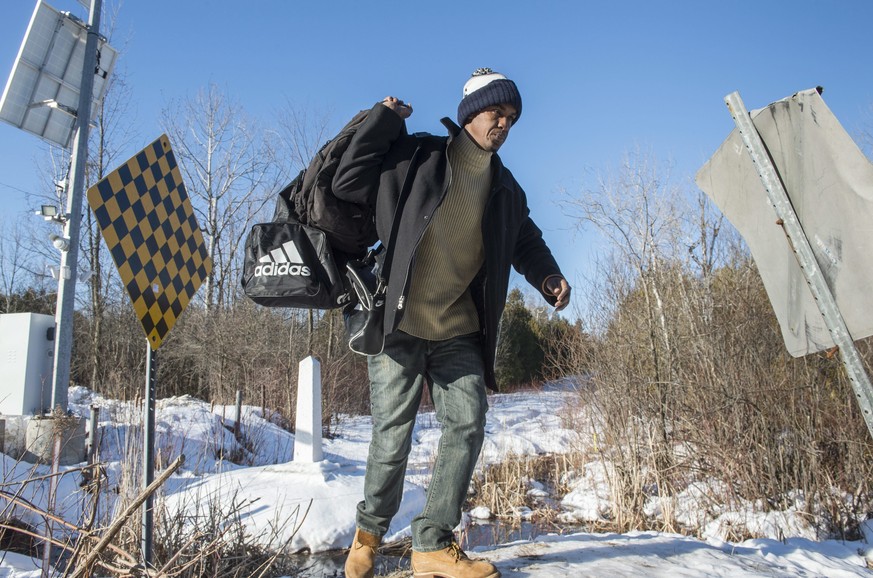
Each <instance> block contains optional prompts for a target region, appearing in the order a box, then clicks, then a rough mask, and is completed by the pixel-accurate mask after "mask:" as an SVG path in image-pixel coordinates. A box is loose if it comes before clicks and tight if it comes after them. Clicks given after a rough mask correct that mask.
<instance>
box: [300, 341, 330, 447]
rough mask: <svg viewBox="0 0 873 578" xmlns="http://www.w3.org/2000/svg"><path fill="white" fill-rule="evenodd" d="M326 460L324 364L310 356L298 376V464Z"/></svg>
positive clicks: (301, 364)
mask: <svg viewBox="0 0 873 578" xmlns="http://www.w3.org/2000/svg"><path fill="white" fill-rule="evenodd" d="M323 459H324V457H323V455H322V451H321V363H320V362H319V361H318V360H317V359H315V358H314V357H312V356H311V355H310V356H309V357H307V358H306V359H304V360H303V361H301V362H300V367H299V369H298V372H297V419H296V428H295V433H294V461H295V462H310V463H314V462H320V461H321V460H323Z"/></svg>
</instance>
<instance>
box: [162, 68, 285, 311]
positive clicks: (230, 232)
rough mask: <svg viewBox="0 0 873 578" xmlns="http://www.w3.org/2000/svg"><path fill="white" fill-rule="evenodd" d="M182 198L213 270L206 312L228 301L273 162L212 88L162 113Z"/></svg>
mask: <svg viewBox="0 0 873 578" xmlns="http://www.w3.org/2000/svg"><path fill="white" fill-rule="evenodd" d="M162 122H163V125H164V128H165V130H166V132H167V134H168V135H169V137H170V141H171V144H172V146H173V149H174V151H175V152H176V156H177V159H178V161H179V165H180V167H181V171H182V177H183V179H184V181H185V185H186V188H187V190H188V194H189V196H190V198H191V201H192V204H193V206H194V211H195V213H196V215H197V218H198V221H199V222H200V226H201V228H202V229H203V232H204V233H205V236H206V242H207V245H208V249H209V254H210V256H211V257H212V261H213V264H214V267H213V272H212V275H210V276H209V278H208V279H207V281H206V285H205V307H206V309H207V311H211V310H212V309H214V308H215V307H216V306H222V305H224V304H225V303H226V302H227V301H228V300H229V299H230V298H232V297H233V296H234V294H235V293H234V291H233V288H234V287H235V285H236V283H237V281H238V278H239V255H240V248H241V244H242V241H243V240H244V238H245V235H246V233H247V232H248V229H249V227H250V225H251V224H252V221H253V219H254V218H255V216H256V215H257V214H258V213H259V211H260V210H261V208H262V207H263V206H264V204H265V202H266V198H267V196H266V195H265V194H264V189H266V190H272V189H273V185H274V182H271V181H270V175H271V170H272V168H273V162H272V161H273V159H272V155H271V153H270V151H269V149H268V148H267V147H266V146H265V145H264V144H263V139H261V138H260V136H259V134H258V132H257V130H256V129H255V125H254V123H253V121H251V120H250V119H248V118H247V117H246V115H245V113H244V111H243V109H242V107H241V106H240V105H239V104H237V103H235V102H234V101H232V100H231V99H230V98H228V97H227V96H226V95H225V94H223V93H222V91H221V90H220V89H219V88H218V87H217V86H216V85H214V84H211V85H209V87H207V88H206V89H204V90H201V91H200V93H199V94H198V95H197V96H196V97H194V98H192V99H188V100H185V101H184V102H181V103H171V104H170V105H169V106H167V107H166V108H165V109H164V111H163V120H162Z"/></svg>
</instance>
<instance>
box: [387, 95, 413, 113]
mask: <svg viewBox="0 0 873 578" xmlns="http://www.w3.org/2000/svg"><path fill="white" fill-rule="evenodd" d="M382 104H384V105H385V106H387V107H388V108H390V109H391V110H393V111H394V112H396V113H397V114H398V115H399V116H400V118H402V119H407V118H409V117H410V116H411V115H412V105H411V104H407V103H405V102H403V101H402V100H400V99H399V98H396V97H394V96H386V97H385V100H383V101H382Z"/></svg>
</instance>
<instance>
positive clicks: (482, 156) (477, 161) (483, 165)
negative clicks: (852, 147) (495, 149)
mask: <svg viewBox="0 0 873 578" xmlns="http://www.w3.org/2000/svg"><path fill="white" fill-rule="evenodd" d="M451 154H452V157H453V159H454V160H456V161H459V162H462V163H464V164H466V165H468V166H469V167H470V168H471V169H478V170H480V171H484V170H485V169H487V168H488V167H490V166H491V156H492V155H493V154H494V153H491V152H489V151H485V150H482V149H481V148H480V147H479V146H478V145H477V144H476V143H475V142H474V141H473V139H472V138H470V135H469V134H467V131H465V130H461V132H460V133H458V134H457V135H455V137H454V138H453V139H452V146H451Z"/></svg>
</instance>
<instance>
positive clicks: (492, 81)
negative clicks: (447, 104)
mask: <svg viewBox="0 0 873 578" xmlns="http://www.w3.org/2000/svg"><path fill="white" fill-rule="evenodd" d="M504 103H507V104H511V105H512V106H514V107H515V110H516V111H517V113H516V117H515V122H518V119H519V118H521V94H519V92H518V88H517V87H516V86H515V83H514V82H512V81H511V80H509V79H508V78H506V77H505V76H503V75H502V74H500V73H498V72H494V71H493V70H491V69H490V68H478V69H476V72H474V73H473V76H471V77H470V80H468V81H467V83H466V84H465V85H464V97H463V99H462V100H461V104H459V105H458V124H459V125H460V126H464V125H465V124H466V123H467V120H468V119H469V118H470V117H471V116H473V115H475V114H476V113H478V112H479V111H480V110H482V109H483V108H487V107H489V106H494V105H496V104H504Z"/></svg>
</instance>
